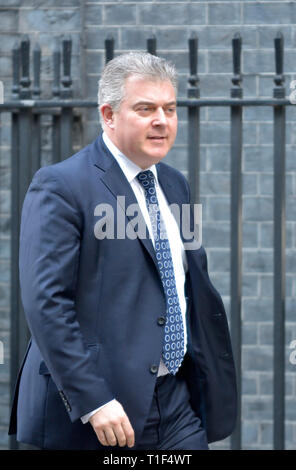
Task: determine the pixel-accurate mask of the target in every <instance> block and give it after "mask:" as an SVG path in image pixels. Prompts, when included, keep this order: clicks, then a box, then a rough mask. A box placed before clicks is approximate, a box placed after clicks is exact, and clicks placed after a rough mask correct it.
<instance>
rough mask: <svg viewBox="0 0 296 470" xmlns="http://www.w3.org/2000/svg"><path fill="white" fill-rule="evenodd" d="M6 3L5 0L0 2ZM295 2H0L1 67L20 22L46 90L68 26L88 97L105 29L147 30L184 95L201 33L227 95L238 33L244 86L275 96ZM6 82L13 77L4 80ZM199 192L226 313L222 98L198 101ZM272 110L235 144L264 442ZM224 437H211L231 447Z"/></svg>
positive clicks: (0, 224) (291, 248)
mask: <svg viewBox="0 0 296 470" xmlns="http://www.w3.org/2000/svg"><path fill="white" fill-rule="evenodd" d="M2 3H4V1H3V2H2ZM295 19H296V3H295V2H292V1H284V0H282V1H276V0H271V1H269V2H268V1H264V2H255V1H248V2H246V1H224V0H220V1H219V0H216V1H211V0H208V1H194V0H192V1H189V0H183V1H181V0H179V1H166V0H154V1H141V0H138V1H125V0H118V1H110V0H109V1H93V2H87V1H85V0H81V1H78V0H76V1H75V0H63V1H61V0H60V1H58V0H51V1H50V0H47V1H41V0H26V1H25V0H24V1H17V0H15V1H13V0H10V1H5V8H4V6H2V7H1V5H0V31H1V33H0V50H1V54H0V55H1V58H0V70H1V77H4V82H5V84H6V83H7V84H8V85H9V83H10V81H11V72H10V51H11V47H12V45H13V42H14V40H15V38H16V37H18V35H19V33H21V32H28V33H29V35H30V38H32V40H34V39H38V40H40V42H41V46H42V53H43V62H42V63H43V82H42V83H45V90H44V91H45V94H47V95H50V86H51V77H50V72H51V62H50V53H51V48H52V47H53V42H52V38H53V36H54V35H55V34H60V32H61V31H62V32H69V33H70V34H71V36H72V38H73V42H74V44H73V47H74V59H73V76H74V77H75V81H74V92H75V96H84V97H87V98H91V99H95V98H96V93H97V81H98V79H99V76H100V71H101V68H102V66H103V63H104V39H105V38H106V37H107V35H108V34H112V35H113V36H114V39H115V48H116V53H119V52H123V51H128V50H130V49H145V48H146V39H147V37H149V36H150V35H151V33H154V34H155V35H156V37H157V50H158V54H159V55H161V56H163V57H166V58H169V59H171V60H173V61H174V62H175V63H176V65H177V68H178V70H179V74H180V88H179V97H185V96H186V87H187V78H188V77H187V73H188V53H187V40H188V37H189V35H190V33H191V32H192V31H194V32H196V33H197V34H198V37H199V67H198V68H199V77H200V88H201V96H202V97H206V96H207V97H217V96H221V97H222V96H226V97H227V96H230V87H231V74H232V55H231V39H232V37H233V34H234V33H235V32H237V31H239V32H240V34H241V36H242V40H243V53H242V65H243V73H244V78H243V89H244V96H245V97H250V96H257V97H264V96H266V97H271V96H272V89H273V86H274V82H273V75H274V49H273V39H274V37H275V35H276V33H277V31H278V30H279V29H280V30H281V31H282V33H283V35H284V38H285V65H284V67H285V74H286V88H287V94H289V83H290V80H292V79H295V78H296V77H295V58H296V52H295V45H296V27H295ZM8 94H9V87H8ZM201 117H202V123H201V196H202V203H203V229H204V230H203V241H204V246H205V247H206V249H207V252H208V257H209V268H210V271H211V277H212V280H213V282H214V284H215V285H216V287H217V288H218V290H219V291H220V292H221V294H222V295H223V299H224V301H225V304H226V308H227V313H228V314H229V304H230V299H229V290H230V271H229V269H230V245H229V243H230V242H229V239H230V224H229V216H230V199H229V193H230V173H229V169H230V147H229V110H227V109H224V108H207V109H203V110H202V112H201ZM295 120H296V114H295V108H294V107H290V108H289V109H288V110H287V121H288V122H287V243H286V248H287V250H286V254H287V285H286V295H287V299H286V301H287V309H286V310H287V323H286V336H287V337H286V346H287V349H286V352H287V354H286V363H285V367H286V407H287V411H286V447H287V448H295V447H296V400H295V398H296V377H295V366H293V365H292V364H290V363H289V353H290V350H289V348H288V345H289V344H290V342H291V341H292V340H293V339H295V338H296V322H295V306H296V275H295V274H296V268H295V266H296V263H295V261H296V212H295V207H296V205H295V197H296V174H295V170H296V163H295V158H294V155H295V150H296V141H295V135H294V134H295V133H294V132H293V130H294V125H295ZM6 121H7V119H5V117H4V116H2V127H1V128H0V129H1V131H2V143H1V145H2V147H1V153H0V159H1V160H0V165H1V171H0V340H1V339H2V338H3V341H4V343H5V345H6V347H5V350H6V351H7V355H8V353H9V349H8V339H9V273H8V269H9V236H10V235H9V212H10V205H9V197H10V180H9V178H10V174H9V152H8V146H9V134H8V126H7V125H6ZM179 121H180V126H179V132H178V137H177V141H176V145H175V148H174V149H173V150H172V151H171V153H170V155H168V156H167V162H169V163H171V164H172V165H174V166H175V167H177V168H179V169H180V170H181V171H183V172H184V174H185V175H186V174H187V149H186V131H187V127H186V111H185V110H184V109H180V110H179ZM98 130H99V126H98V119H97V112H96V110H89V111H87V112H86V113H85V126H84V132H83V139H84V143H85V144H86V143H88V142H90V141H91V140H93V139H94V138H95V137H96V135H97V133H98ZM272 139H273V137H272V110H271V109H269V108H246V109H245V110H244V133H243V141H244V152H243V247H244V249H243V303H242V314H243V358H242V367H243V380H242V387H243V446H244V448H246V449H271V448H272V332H273V321H272V318H273V299H272V281H273V275H272V274H273V250H272V230H273V224H272V204H273V182H272V178H273V163H272V161H273V154H272ZM7 364H8V358H7V360H6V363H5V364H4V365H0V447H2V448H5V447H6V446H7V439H6V436H5V432H6V425H7V419H8V412H7V409H8V400H9V397H8V380H9V369H8V365H7ZM228 444H229V442H228V440H226V441H224V442H221V443H219V444H215V445H213V446H212V447H213V448H228Z"/></svg>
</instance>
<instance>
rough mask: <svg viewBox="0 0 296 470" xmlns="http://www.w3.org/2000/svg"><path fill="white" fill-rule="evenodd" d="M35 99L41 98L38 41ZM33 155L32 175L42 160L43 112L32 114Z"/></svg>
mask: <svg viewBox="0 0 296 470" xmlns="http://www.w3.org/2000/svg"><path fill="white" fill-rule="evenodd" d="M33 70H34V75H33V99H35V100H38V99H39V98H40V93H41V90H40V73H41V49H40V46H39V44H38V43H36V44H35V47H34V50H33ZM31 145H32V157H31V177H33V175H34V173H36V171H37V170H38V169H39V168H40V162H41V114H40V113H36V114H33V115H32V143H31Z"/></svg>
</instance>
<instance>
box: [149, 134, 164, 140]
mask: <svg viewBox="0 0 296 470" xmlns="http://www.w3.org/2000/svg"><path fill="white" fill-rule="evenodd" d="M148 139H150V140H156V141H162V140H165V139H166V137H165V136H161V135H153V136H149V137H148Z"/></svg>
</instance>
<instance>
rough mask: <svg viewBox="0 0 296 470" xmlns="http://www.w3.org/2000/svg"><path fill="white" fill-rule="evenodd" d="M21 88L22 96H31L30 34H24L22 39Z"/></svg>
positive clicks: (24, 97)
mask: <svg viewBox="0 0 296 470" xmlns="http://www.w3.org/2000/svg"><path fill="white" fill-rule="evenodd" d="M20 84H21V89H20V98H21V99H23V100H25V99H30V98H31V90H30V85H31V80H30V41H29V37H28V35H24V36H23V38H22V40H21V80H20Z"/></svg>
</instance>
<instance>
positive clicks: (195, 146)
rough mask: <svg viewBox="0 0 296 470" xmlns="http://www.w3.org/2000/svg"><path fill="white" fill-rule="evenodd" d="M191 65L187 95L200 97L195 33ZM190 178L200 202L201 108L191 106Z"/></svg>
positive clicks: (194, 198) (191, 40) (193, 198)
mask: <svg viewBox="0 0 296 470" xmlns="http://www.w3.org/2000/svg"><path fill="white" fill-rule="evenodd" d="M188 47H189V67H190V75H189V78H188V89H187V96H188V98H189V99H190V98H191V99H197V98H199V97H200V90H199V79H198V75H197V70H198V38H197V36H196V34H195V33H192V34H191V37H190V38H189V40H188ZM187 115H188V180H189V186H190V190H191V202H192V203H193V204H195V203H199V197H200V196H199V194H200V191H199V176H200V109H199V107H198V106H189V107H188V111H187Z"/></svg>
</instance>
